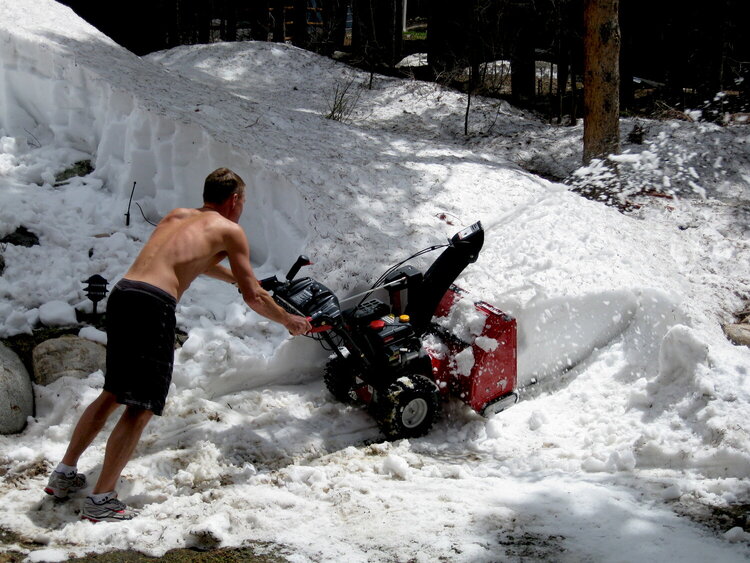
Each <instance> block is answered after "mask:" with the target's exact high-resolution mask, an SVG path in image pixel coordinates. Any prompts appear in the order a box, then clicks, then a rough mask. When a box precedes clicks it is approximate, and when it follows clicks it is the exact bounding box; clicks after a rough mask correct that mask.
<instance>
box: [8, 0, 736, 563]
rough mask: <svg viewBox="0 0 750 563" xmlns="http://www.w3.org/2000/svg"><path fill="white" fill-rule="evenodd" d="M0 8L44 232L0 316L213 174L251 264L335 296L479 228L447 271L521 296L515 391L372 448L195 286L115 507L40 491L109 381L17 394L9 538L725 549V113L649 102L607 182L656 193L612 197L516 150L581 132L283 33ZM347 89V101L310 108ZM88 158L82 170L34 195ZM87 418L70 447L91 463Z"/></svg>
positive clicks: (355, 413)
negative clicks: (381, 71)
mask: <svg viewBox="0 0 750 563" xmlns="http://www.w3.org/2000/svg"><path fill="white" fill-rule="evenodd" d="M0 14H2V17H1V18H0V80H1V82H0V146H1V147H2V153H1V154H0V174H1V175H2V176H1V178H2V179H1V180H0V236H2V235H5V234H8V233H10V232H12V231H14V230H15V229H16V228H17V227H19V226H20V225H23V226H25V227H27V228H28V229H30V230H31V231H33V232H35V233H36V234H38V235H39V237H40V240H41V244H40V245H39V246H35V247H32V248H24V247H15V246H12V245H7V246H5V247H4V248H3V249H2V253H3V256H4V258H5V261H6V269H5V272H4V273H3V275H2V276H0V296H1V297H2V301H0V336H8V335H12V334H17V333H22V332H28V331H30V330H31V328H32V327H33V326H35V325H36V323H37V322H38V321H39V319H40V317H41V318H43V319H47V321H48V322H53V321H54V320H55V319H62V318H64V317H65V311H66V310H67V311H68V312H69V313H70V312H71V311H72V307H77V308H81V309H85V308H86V307H90V304H89V302H88V301H87V299H86V298H85V296H84V294H83V286H82V284H81V280H83V279H86V278H87V277H89V276H90V275H92V274H95V273H97V274H101V275H103V276H104V277H105V278H107V279H108V280H110V281H111V282H114V281H115V280H116V279H118V277H119V276H121V275H122V274H123V272H124V271H125V270H126V269H127V267H128V266H129V265H130V262H131V261H132V259H133V258H134V257H135V255H136V253H137V252H138V249H139V248H140V247H141V245H142V244H143V241H144V240H145V239H146V238H147V237H148V235H149V233H150V231H151V229H152V227H151V225H150V224H149V223H148V222H146V220H145V219H144V217H143V215H145V217H147V218H148V219H150V220H152V221H156V220H157V219H158V218H159V217H160V216H162V215H164V214H165V213H166V212H167V211H168V210H169V209H170V208H172V207H175V206H178V205H179V206H190V205H194V206H198V205H199V204H200V193H201V187H202V183H203V179H204V178H205V176H206V175H207V174H208V173H209V172H210V171H211V170H213V169H214V168H216V167H218V166H228V167H230V168H232V169H234V170H236V171H237V172H238V173H239V174H240V175H241V176H242V177H243V178H244V179H245V180H246V182H247V183H248V186H249V191H248V205H247V206H246V208H245V216H244V217H243V220H242V223H241V224H242V225H243V227H244V228H245V229H246V231H247V233H248V236H249V238H250V242H251V248H252V249H251V251H252V256H253V261H254V264H255V268H256V271H257V273H258V275H259V276H263V275H270V274H275V273H281V272H285V271H286V269H287V268H288V267H289V266H290V265H291V263H292V262H293V261H294V259H295V258H296V256H297V255H298V254H299V253H302V252H304V253H306V254H308V255H310V256H311V258H312V259H313V262H314V265H313V266H311V267H310V268H308V270H307V273H308V274H309V275H312V276H313V277H316V278H317V279H319V280H321V281H322V282H324V283H325V284H326V285H328V286H330V287H331V288H333V289H334V290H335V291H337V292H338V293H339V295H340V296H342V297H345V296H346V295H350V294H353V293H356V292H358V291H361V290H362V289H365V288H367V287H369V286H370V284H371V283H372V282H373V281H374V280H375V279H376V278H377V277H378V276H379V275H380V274H381V273H382V272H383V271H384V270H385V269H386V268H387V267H388V266H390V265H391V264H393V263H395V262H397V261H399V260H401V259H403V258H406V257H407V256H409V255H410V254H412V253H413V252H415V251H417V250H420V249H421V248H424V247H427V246H430V245H432V244H436V243H440V242H443V241H444V240H445V238H446V237H449V236H451V235H452V234H454V233H455V232H456V231H458V230H459V229H460V228H461V227H463V226H465V225H468V224H471V223H473V222H474V221H476V220H481V221H482V222H483V224H484V225H485V228H486V230H487V237H486V242H485V246H484V249H483V250H482V253H481V255H480V258H479V260H478V261H477V262H476V263H475V264H472V265H470V266H469V268H467V269H466V271H465V272H464V274H463V275H462V276H461V278H460V279H459V284H460V285H461V286H462V287H464V288H465V289H468V290H469V291H470V292H472V293H473V294H474V295H475V296H477V297H479V298H481V299H484V300H486V301H489V302H491V303H493V304H495V305H496V306H498V307H500V308H501V309H503V310H505V311H506V312H508V313H511V314H512V315H514V316H515V317H516V318H517V320H518V327H519V383H520V384H521V385H522V386H527V385H528V384H529V383H530V382H531V381H532V379H533V378H536V379H537V380H538V381H539V383H538V384H537V385H533V386H528V387H525V388H524V389H523V390H522V391H523V392H522V400H521V402H519V403H518V404H517V405H516V406H514V407H513V408H511V409H510V410H508V411H506V412H503V413H501V414H498V415H494V416H492V417H491V418H489V419H483V418H482V417H480V416H479V415H477V414H476V413H474V412H473V411H472V410H471V409H469V408H468V407H467V406H465V405H463V404H462V403H461V402H459V401H458V400H451V401H449V402H447V403H446V404H445V405H444V413H443V417H442V418H441V420H440V421H439V422H438V423H437V424H436V425H435V427H434V428H433V430H432V431H431V432H430V434H429V435H428V436H426V437H424V438H420V439H415V440H409V441H407V440H401V441H396V442H385V441H383V438H382V436H381V435H380V434H379V431H378V429H377V427H376V426H375V424H374V422H373V420H372V419H371V418H370V417H369V416H368V415H367V414H366V413H365V412H364V411H363V410H360V409H359V408H357V407H352V406H346V405H343V404H340V403H338V402H336V401H335V400H334V399H333V398H332V397H331V396H330V394H329V393H328V392H327V391H326V389H325V387H324V385H323V382H322V377H321V373H322V366H323V364H324V363H325V358H326V356H325V354H324V352H323V351H322V350H320V349H319V348H318V347H317V345H316V343H315V342H313V341H311V340H309V339H305V338H295V339H290V338H288V337H287V336H286V334H285V331H284V330H283V328H281V327H279V326H276V325H273V324H272V323H268V322H266V321H264V320H263V319H261V318H259V317H258V316H256V315H255V314H254V313H252V312H250V311H248V310H247V309H246V307H245V306H244V305H243V304H242V303H241V301H240V300H239V298H238V295H237V292H236V290H234V289H233V288H231V287H228V286H226V285H223V284H221V283H220V282H218V281H215V280H210V279H199V280H197V281H196V283H195V284H194V286H193V287H192V288H191V289H190V290H189V291H188V292H187V294H186V295H185V296H184V298H183V301H182V303H181V304H180V306H179V308H178V323H179V325H180V327H181V328H182V329H183V330H185V331H186V332H188V334H189V338H188V340H187V341H186V342H185V345H184V346H183V347H182V349H181V350H179V352H178V353H177V356H176V365H175V373H174V380H173V381H174V384H173V386H172V389H171V391H170V397H169V399H168V404H167V408H166V410H165V412H164V416H163V417H159V418H156V419H155V420H153V422H152V423H151V424H150V425H149V427H148V428H147V429H146V432H145V434H144V438H143V441H142V443H141V444H140V445H139V447H138V449H137V451H136V453H135V456H134V459H133V460H132V461H131V463H130V464H129V465H128V466H127V468H126V470H125V472H124V475H123V480H122V483H121V485H120V487H119V491H120V496H121V498H123V499H124V500H125V501H126V502H128V503H129V504H131V505H133V506H136V507H139V508H142V514H141V515H140V516H139V517H138V518H137V519H135V520H133V521H131V522H128V523H124V524H96V525H95V524H91V523H90V522H83V521H80V520H79V519H78V515H77V510H78V509H79V503H80V499H74V500H72V501H70V502H68V503H64V504H54V503H52V502H51V501H50V500H49V499H48V498H46V497H45V495H44V494H43V492H42V489H43V487H44V484H45V482H46V477H47V473H48V471H49V470H50V469H51V468H52V467H53V466H54V464H56V463H57V462H58V461H59V459H60V458H61V456H62V454H63V451H64V448H65V446H66V444H67V440H68V438H69V436H70V432H71V430H72V426H73V425H74V424H75V422H76V420H77V417H78V416H79V415H80V413H81V411H82V409H83V408H85V406H86V405H87V403H88V402H89V401H90V400H92V399H93V398H94V397H95V396H96V395H97V394H98V392H99V390H100V388H101V385H102V383H103V375H102V373H100V372H96V373H92V374H91V375H89V377H87V378H85V379H82V380H79V379H71V378H63V379H61V380H58V381H57V382H55V383H53V384H51V385H49V386H47V387H40V386H38V387H35V392H36V416H35V417H34V418H32V419H30V420H29V424H28V427H27V428H26V430H25V431H24V432H23V433H21V434H19V435H13V436H3V437H0V475H2V481H1V482H0V498H1V499H2V505H3V507H4V510H2V511H0V529H4V530H8V531H11V532H13V533H15V534H18V535H19V536H20V537H21V538H24V539H26V540H29V541H33V542H38V543H39V544H41V546H42V547H40V549H38V550H35V551H32V552H30V553H29V560H34V561H40V560H62V559H65V558H66V557H69V556H71V555H75V554H81V553H84V552H90V551H97V552H102V551H108V550H112V549H120V548H125V549H128V548H130V549H136V550H139V551H143V552H146V553H149V554H153V555H158V554H161V553H164V552H165V551H167V550H169V549H171V548H174V547H183V546H199V547H212V546H219V545H221V546H241V545H247V544H253V545H256V546H259V545H267V544H268V545H271V546H273V549H275V550H276V553H278V554H281V555H283V556H285V557H286V558H288V559H289V560H290V561H437V560H448V561H466V562H476V561H504V560H508V561H514V560H522V559H523V560H529V559H532V560H555V561H670V560H672V561H707V560H716V561H745V560H747V559H748V558H750V547H749V543H750V533H748V532H747V531H746V530H747V529H748V522H747V520H746V516H747V515H746V513H744V514H743V513H742V510H743V509H746V507H747V506H748V504H750V481H749V480H748V478H750V437H749V436H748V425H747V419H748V412H750V411H749V410H748V409H749V408H750V373H748V370H749V369H750V350H748V349H747V348H744V347H738V346H734V345H732V344H731V343H730V342H728V341H727V340H726V338H725V337H724V335H723V333H722V330H721V327H720V325H721V323H724V322H730V321H732V320H733V318H732V315H733V312H735V311H737V310H739V309H740V308H741V307H742V306H743V299H747V298H748V285H749V284H750V259H749V258H750V248H749V247H750V243H749V241H748V238H749V237H748V233H749V224H748V217H749V216H750V156H749V151H748V145H749V144H750V129H748V127H747V126H734V127H727V128H720V127H718V126H714V125H709V124H705V123H688V122H646V121H642V122H641V123H642V125H644V126H645V129H646V144H644V145H634V146H629V145H627V144H626V149H627V150H628V151H629V152H628V153H627V156H625V157H621V162H622V163H623V165H624V166H627V167H629V168H628V173H627V175H626V177H627V179H628V182H629V183H630V185H631V186H633V185H636V184H638V183H641V184H642V185H639V186H638V188H642V187H645V188H649V187H653V188H655V189H659V190H671V191H673V192H675V193H677V194H678V195H679V197H677V198H676V199H671V200H665V199H663V198H649V197H641V198H637V197H635V196H634V198H633V200H634V201H636V202H637V203H640V204H641V207H640V208H639V209H638V210H636V211H634V212H632V213H630V214H627V215H625V214H622V213H619V212H618V211H617V210H615V209H614V208H612V207H608V206H605V205H602V204H601V203H597V202H593V201H590V200H587V199H584V198H582V197H580V196H578V195H576V194H575V193H572V192H571V191H569V190H568V189H567V187H566V186H563V185H561V184H555V183H552V182H550V181H547V180H544V179H541V178H540V177H539V176H535V175H532V174H530V173H529V172H526V171H525V170H524V168H523V167H526V168H529V169H534V170H536V171H539V172H543V173H544V174H545V175H546V176H558V177H565V176H568V175H569V174H571V173H572V172H573V171H574V170H575V169H576V168H577V166H578V162H579V160H580V152H581V145H580V143H581V141H580V138H581V128H580V127H574V128H568V127H551V126H548V125H546V124H544V123H543V122H541V121H539V120H538V119H536V118H535V117H534V116H532V115H530V114H527V113H524V112H522V111H519V110H516V109H514V108H512V107H511V106H509V105H507V104H506V103H504V102H498V101H496V100H483V99H475V100H473V104H472V112H471V116H470V128H471V135H470V136H469V137H464V136H463V127H464V112H465V98H464V97H463V96H462V95H460V94H458V93H455V92H452V91H450V90H447V89H442V88H440V87H439V86H436V85H433V84H428V83H422V82H416V81H408V80H398V79H394V78H384V77H380V76H376V77H375V80H374V84H373V89H372V90H367V89H362V88H360V85H366V84H367V83H368V81H369V76H368V75H366V74H363V73H359V72H358V71H356V70H353V69H351V68H348V67H346V66H344V65H342V64H340V63H337V62H334V61H332V60H329V59H325V58H321V57H319V56H317V55H315V54H313V53H310V52H306V51H302V50H299V49H296V48H293V47H290V46H286V45H279V44H268V43H252V42H248V43H234V44H215V45H209V46H192V47H182V48H178V49H175V50H173V51H170V52H165V53H158V54H154V55H151V56H149V57H145V58H138V57H136V56H134V55H132V54H131V53H129V52H127V51H125V50H123V49H122V48H120V47H119V46H117V45H115V44H114V43H113V42H111V41H110V40H109V39H107V38H106V37H104V36H102V35H101V34H100V33H99V32H97V31H96V30H95V29H93V28H92V27H90V26H89V25H88V24H86V23H85V22H83V21H82V20H80V19H79V18H77V17H76V16H75V14H74V13H73V12H72V11H70V10H69V9H67V8H65V7H64V6H62V5H59V4H56V3H55V2H52V1H51V0H0ZM348 83H351V84H352V88H353V89H352V90H351V91H352V92H354V91H356V92H357V105H356V107H355V108H354V111H353V112H352V114H351V116H350V119H349V121H348V122H346V123H342V122H338V121H334V120H329V119H325V118H324V117H323V116H324V115H325V114H327V113H329V111H330V104H331V102H332V100H333V98H334V95H335V87H336V85H339V87H340V89H341V88H342V87H343V86H344V85H346V84H348ZM633 123H634V122H633V121H626V122H623V137H625V135H626V134H627V132H628V131H629V128H631V127H632V126H633ZM86 159H91V160H92V161H93V163H94V165H95V171H94V172H93V173H91V174H89V175H88V176H85V177H76V178H73V179H71V180H69V181H68V182H67V183H64V184H62V185H55V184H56V182H55V175H56V174H57V173H59V172H61V171H63V170H64V169H66V168H67V167H69V166H70V165H71V164H72V163H74V162H76V161H79V160H86ZM522 166H523V167H522ZM596 173H597V171H596V170H594V169H592V168H589V169H586V170H583V171H579V173H578V174H579V176H586V175H588V177H590V178H594V177H595V176H596ZM134 182H135V191H134V197H133V202H134V204H133V206H132V208H131V221H130V225H129V226H126V225H125V217H124V214H125V212H126V210H127V208H128V201H129V197H130V194H131V190H132V189H133V184H134ZM135 203H138V205H139V206H140V209H139V208H138V207H136V205H135ZM141 210H142V213H143V215H142V214H141ZM430 256H431V255H427V256H426V257H423V258H420V259H417V260H415V262H414V264H415V265H416V266H417V267H420V268H424V267H425V266H427V265H429V263H430V260H431V258H430ZM465 321H466V320H465V319H462V318H461V317H460V316H458V317H457V318H456V319H455V320H454V321H453V322H454V325H455V326H454V328H455V329H456V330H457V331H461V330H466V327H462V326H461V323H462V322H465ZM466 322H468V321H466ZM84 334H86V335H90V336H92V337H94V338H97V337H98V338H101V337H102V336H103V335H101V334H97V333H96V331H92V330H91V329H84ZM105 437H106V433H104V434H102V436H100V438H99V439H98V440H97V441H96V442H95V443H94V444H93V446H92V447H91V449H90V450H89V452H87V454H86V455H85V456H84V458H83V459H82V460H81V466H80V469H81V470H84V471H86V472H87V473H89V474H90V475H93V476H95V475H96V474H97V472H98V471H99V469H100V463H101V457H102V453H103V448H104V439H105ZM738 511H739V512H738ZM730 513H736V514H739V516H738V518H737V519H735V520H734V521H730V520H731V519H723V520H721V519H718V518H715V517H712V515H714V516H715V515H716V514H730ZM706 522H708V524H705V523H706ZM712 524H715V525H712ZM742 526H744V527H745V530H743V529H742ZM266 542H267V543H266ZM4 547H5V548H12V549H16V550H25V549H27V548H26V547H21V546H4Z"/></svg>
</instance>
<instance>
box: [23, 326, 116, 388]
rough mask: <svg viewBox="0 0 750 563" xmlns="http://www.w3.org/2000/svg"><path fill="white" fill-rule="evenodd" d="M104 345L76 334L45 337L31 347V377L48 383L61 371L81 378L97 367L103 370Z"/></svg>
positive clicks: (40, 383)
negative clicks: (32, 349)
mask: <svg viewBox="0 0 750 563" xmlns="http://www.w3.org/2000/svg"><path fill="white" fill-rule="evenodd" d="M106 358H107V349H106V348H105V347H104V346H102V345H101V344H99V343H98V342H92V341H91V340H87V339H85V338H80V337H78V336H61V337H60V338H53V339H51V340H45V341H44V342H42V343H41V344H39V345H38V346H36V347H35V348H34V351H33V352H32V358H31V360H32V365H33V366H34V381H35V382H36V383H37V384H39V385H49V384H50V383H52V382H53V381H56V380H57V379H60V378H61V377H63V376H64V375H69V376H72V377H77V378H79V379H80V378H84V377H86V376H88V375H89V374H90V373H93V372H95V371H96V370H102V371H104V369H105V367H106Z"/></svg>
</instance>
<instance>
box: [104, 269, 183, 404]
mask: <svg viewBox="0 0 750 563" xmlns="http://www.w3.org/2000/svg"><path fill="white" fill-rule="evenodd" d="M176 305H177V301H176V300H175V298H174V297H172V296H171V295H170V294H169V293H167V292H166V291H164V290H162V289H160V288H158V287H156V286H153V285H151V284H148V283H145V282H139V281H132V280H128V279H125V278H123V279H121V280H120V281H119V282H118V283H117V285H115V287H114V288H113V289H112V292H111V293H110V294H109V299H108V300H107V373H106V376H105V378H104V390H105V391H109V392H111V393H114V395H115V396H116V397H117V402H118V403H122V404H124V405H129V406H133V407H139V408H143V409H148V410H150V411H152V412H153V413H154V414H157V415H161V413H162V410H163V409H164V403H165V401H166V399H167V393H168V392H169V384H170V383H171V382H172V367H173V365H174V337H175V314H174V313H175V307H176Z"/></svg>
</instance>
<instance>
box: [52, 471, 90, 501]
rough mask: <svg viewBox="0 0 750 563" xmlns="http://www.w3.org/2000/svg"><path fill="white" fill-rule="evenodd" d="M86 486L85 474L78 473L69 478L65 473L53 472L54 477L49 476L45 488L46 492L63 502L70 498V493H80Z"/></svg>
mask: <svg viewBox="0 0 750 563" xmlns="http://www.w3.org/2000/svg"><path fill="white" fill-rule="evenodd" d="M85 486H86V476H85V475H84V474H83V473H76V474H75V475H73V476H72V477H68V476H66V475H65V473H60V472H59V471H53V472H52V475H50V476H49V481H48V482H47V486H46V487H44V492H45V493H47V494H48V495H52V496H54V497H55V498H56V499H59V500H62V499H66V498H68V493H75V492H76V491H80V490H81V489H83V488H84V487H85Z"/></svg>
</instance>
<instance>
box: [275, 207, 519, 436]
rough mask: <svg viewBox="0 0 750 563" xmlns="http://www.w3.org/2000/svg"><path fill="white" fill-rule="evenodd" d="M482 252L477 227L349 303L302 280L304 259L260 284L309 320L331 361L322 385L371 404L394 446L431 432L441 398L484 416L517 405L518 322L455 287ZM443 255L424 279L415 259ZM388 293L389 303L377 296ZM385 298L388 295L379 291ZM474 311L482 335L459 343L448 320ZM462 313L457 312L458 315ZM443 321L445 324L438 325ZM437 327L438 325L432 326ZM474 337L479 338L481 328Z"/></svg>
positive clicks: (344, 398) (313, 282) (350, 399)
mask: <svg viewBox="0 0 750 563" xmlns="http://www.w3.org/2000/svg"><path fill="white" fill-rule="evenodd" d="M483 243H484V230H483V228H482V225H481V223H480V222H477V223H474V224H473V225H471V226H470V227H467V228H466V229H464V230H462V231H460V232H458V233H456V234H455V235H454V236H453V237H452V238H451V239H450V240H449V241H448V244H447V245H438V246H433V247H429V248H426V249H424V250H421V251H419V252H417V253H416V254H414V255H412V256H410V257H409V258H407V259H406V260H403V261H402V262H399V263H398V264H396V265H395V266H393V267H391V268H390V269H389V270H388V271H387V272H386V273H385V274H383V276H381V277H380V279H378V280H377V281H376V282H375V283H374V284H373V286H372V288H370V290H368V291H366V292H365V293H363V294H359V295H355V296H353V297H349V298H347V299H346V300H345V301H343V302H349V301H353V300H355V299H357V298H360V297H361V299H360V301H359V302H358V303H357V304H356V305H355V306H354V307H350V308H342V306H341V302H339V299H338V298H337V297H336V295H335V294H334V293H333V292H332V291H331V290H330V289H328V288H327V287H326V286H325V285H323V284H321V283H320V282H318V281H316V280H313V279H312V278H309V277H304V278H299V279H295V276H296V275H297V273H298V272H299V270H300V268H301V267H302V266H305V265H309V264H310V263H311V262H310V260H309V259H308V258H307V257H306V256H304V255H303V256H300V257H299V258H298V259H297V261H296V262H295V264H294V265H293V266H292V268H291V269H290V270H289V273H288V274H287V275H286V281H280V280H278V279H277V278H276V276H273V277H270V278H266V279H264V280H262V281H261V285H262V286H263V288H264V289H266V290H267V291H269V292H270V293H271V294H272V295H273V297H274V299H275V300H276V302H277V303H279V305H281V306H282V307H283V308H285V309H286V310H287V311H289V312H292V313H294V314H298V315H302V316H305V317H308V319H309V320H310V323H311V324H312V325H313V331H312V334H311V336H312V337H313V338H316V339H317V340H319V341H320V343H321V345H323V347H324V348H325V349H327V350H329V351H331V352H332V355H331V357H330V359H329V360H328V363H327V365H326V370H325V384H326V387H327V388H328V390H329V391H330V392H331V393H332V394H333V396H334V397H336V398H337V399H338V400H340V401H343V402H347V403H364V404H366V405H367V406H368V408H369V410H370V412H371V414H372V415H373V417H374V418H375V420H376V421H377V423H378V426H379V427H380V429H381V430H382V431H383V433H384V434H385V435H386V436H387V437H388V438H389V439H395V438H411V437H417V436H421V435H424V434H425V433H427V431H428V430H429V429H430V427H431V426H432V424H433V422H434V421H435V419H436V417H437V415H438V413H439V411H440V401H441V399H444V398H447V396H448V395H453V396H457V397H458V398H460V399H461V400H462V401H463V402H465V403H466V404H468V405H469V406H470V407H471V408H473V409H474V410H475V411H477V412H478V413H480V414H482V415H483V416H489V415H491V414H494V413H497V412H500V411H502V410H504V409H506V408H508V407H509V406H511V405H513V404H515V403H516V402H517V400H518V394H517V392H516V390H515V388H516V321H515V319H514V318H512V317H510V316H508V315H506V314H505V313H503V312H502V311H500V310H498V309H496V308H495V307H493V306H492V305H490V304H488V303H485V302H483V301H477V302H472V301H470V297H469V295H468V294H467V293H466V292H465V291H463V290H461V289H460V288H458V287H456V286H455V285H453V282H454V281H455V279H456V278H457V277H458V276H459V275H460V274H461V272H462V271H463V270H464V268H466V266H467V265H468V264H470V263H472V262H475V261H476V260H477V257H478V255H479V251H480V250H481V248H482V244H483ZM438 248H445V250H444V251H443V252H442V253H441V254H440V256H438V258H437V259H436V260H435V262H434V263H433V264H432V265H431V266H430V268H429V269H428V270H427V271H426V272H425V273H424V274H423V273H422V272H420V271H419V270H417V269H416V268H414V267H413V266H411V265H405V264H406V262H408V261H409V260H411V259H413V258H415V257H417V256H420V255H422V254H425V253H427V252H430V251H433V250H436V249H438ZM378 290H385V291H386V292H387V295H386V294H383V298H384V299H387V301H388V302H386V301H383V300H381V299H378V298H376V297H374V296H373V293H374V292H376V291H378ZM381 293H383V292H381ZM457 307H458V308H461V309H465V308H467V307H468V308H469V309H470V310H469V311H468V313H469V314H470V315H471V316H472V322H471V325H472V327H476V326H477V324H478V323H476V319H477V318H480V320H481V319H482V318H483V319H484V325H483V328H482V329H481V332H480V333H479V334H472V335H471V336H470V337H469V339H470V340H471V341H467V337H466V335H463V337H459V336H457V335H456V334H454V333H453V332H451V330H450V327H449V326H443V324H445V325H450V321H449V317H450V315H451V314H453V313H454V312H456V311H458V310H457V309H456V308H457ZM458 312H459V313H460V311H458ZM441 318H442V319H443V320H444V321H448V322H444V323H442V324H441V322H440V320H441ZM434 320H435V321H437V322H434ZM474 332H478V331H477V330H476V328H475V330H474Z"/></svg>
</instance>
